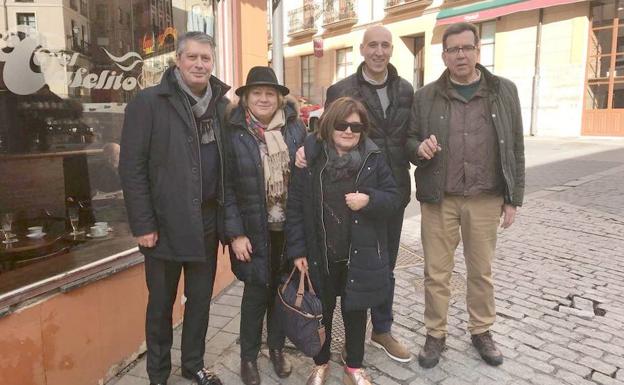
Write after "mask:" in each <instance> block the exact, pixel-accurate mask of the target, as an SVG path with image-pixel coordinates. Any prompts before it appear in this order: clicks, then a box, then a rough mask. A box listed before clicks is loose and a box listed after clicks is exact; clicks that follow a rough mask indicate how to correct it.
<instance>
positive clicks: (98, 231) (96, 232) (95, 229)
mask: <svg viewBox="0 0 624 385" xmlns="http://www.w3.org/2000/svg"><path fill="white" fill-rule="evenodd" d="M107 234H108V229H107V228H105V227H101V226H91V232H90V233H89V235H90V236H92V237H94V238H98V237H104V236H106V235H107Z"/></svg>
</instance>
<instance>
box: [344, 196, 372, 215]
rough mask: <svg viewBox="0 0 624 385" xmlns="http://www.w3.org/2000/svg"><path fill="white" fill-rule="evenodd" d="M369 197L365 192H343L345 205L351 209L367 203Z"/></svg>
mask: <svg viewBox="0 0 624 385" xmlns="http://www.w3.org/2000/svg"><path fill="white" fill-rule="evenodd" d="M369 200H370V197H369V196H368V195H366V194H363V193H360V192H357V191H356V192H354V193H348V194H345V201H346V202H347V206H349V208H350V209H351V210H353V211H358V210H360V209H362V208H364V207H366V205H367V204H368V201H369Z"/></svg>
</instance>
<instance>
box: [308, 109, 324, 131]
mask: <svg viewBox="0 0 624 385" xmlns="http://www.w3.org/2000/svg"><path fill="white" fill-rule="evenodd" d="M323 111H325V109H324V108H322V107H321V108H319V109H318V110H314V111H310V115H308V131H309V132H314V131H316V129H317V125H318V121H319V119H320V118H321V115H323Z"/></svg>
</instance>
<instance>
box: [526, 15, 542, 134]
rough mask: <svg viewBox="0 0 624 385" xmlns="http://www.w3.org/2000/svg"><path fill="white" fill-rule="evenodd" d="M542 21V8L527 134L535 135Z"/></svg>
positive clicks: (538, 25) (538, 24) (536, 44)
mask: <svg viewBox="0 0 624 385" xmlns="http://www.w3.org/2000/svg"><path fill="white" fill-rule="evenodd" d="M543 21H544V8H540V10H539V21H538V23H537V34H536V37H535V73H534V74H533V90H532V95H531V127H530V128H529V134H530V135H531V136H535V135H537V109H538V107H539V85H540V59H541V57H540V53H541V47H542V23H543Z"/></svg>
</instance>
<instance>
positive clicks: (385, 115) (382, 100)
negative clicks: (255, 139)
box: [297, 25, 414, 362]
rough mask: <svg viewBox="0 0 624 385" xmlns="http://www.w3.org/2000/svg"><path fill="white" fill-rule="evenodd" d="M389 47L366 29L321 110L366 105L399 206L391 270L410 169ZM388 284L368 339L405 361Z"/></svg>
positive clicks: (404, 108)
mask: <svg viewBox="0 0 624 385" xmlns="http://www.w3.org/2000/svg"><path fill="white" fill-rule="evenodd" d="M392 49H393V45H392V34H391V33H390V31H389V30H388V29H387V28H385V27H383V26H379V25H377V26H373V27H369V28H368V29H367V30H366V32H365V33H364V38H363V39H362V44H360V54H361V55H362V56H363V57H364V61H363V62H362V64H360V66H359V67H358V69H357V72H356V73H354V74H353V75H351V76H349V77H347V78H345V79H343V80H341V81H339V82H337V83H335V84H334V85H332V86H331V87H329V88H328V89H327V98H326V101H325V108H327V107H328V106H329V105H330V104H331V103H332V102H333V101H334V100H336V99H338V98H340V97H342V96H351V97H353V98H355V99H357V100H359V101H361V102H362V103H363V104H364V106H365V107H366V110H367V112H368V115H369V119H370V123H371V126H370V131H369V138H371V139H372V140H373V142H375V144H376V145H377V146H378V147H379V148H380V149H381V151H382V152H383V154H384V155H385V157H386V160H387V161H388V164H389V165H390V168H391V169H392V174H393V175H394V178H395V180H396V183H397V186H398V188H399V193H400V196H401V205H400V207H399V208H398V209H397V210H396V212H394V213H393V214H392V215H390V216H389V217H388V218H389V219H388V256H389V259H390V268H391V270H394V266H395V264H396V259H397V254H398V252H399V240H400V238H401V229H402V227H403V214H404V212H405V206H407V204H408V203H409V200H410V195H411V182H410V177H409V168H410V165H409V158H408V156H407V153H406V152H405V143H406V141H407V128H408V123H409V117H410V108H411V105H412V98H413V94H414V89H413V88H412V85H411V84H410V83H409V82H408V81H407V80H405V79H403V78H401V77H400V76H399V75H398V73H397V70H396V68H395V67H394V66H393V65H392V64H390V58H391V57H392ZM304 165H305V157H304V153H303V150H302V149H300V150H299V151H298V152H297V166H298V167H303V166H304ZM390 286H391V290H390V291H389V292H388V298H387V300H386V301H385V302H384V303H383V304H381V305H380V306H377V307H374V308H372V309H371V318H372V322H373V333H372V335H371V341H372V342H373V344H374V345H377V346H379V347H381V348H382V349H383V350H384V351H385V352H386V354H388V356H389V357H390V358H392V359H394V360H396V361H399V362H409V361H410V360H411V359H412V355H411V354H410V352H409V351H408V350H407V348H406V347H405V346H404V345H403V344H402V343H401V342H399V341H398V340H396V339H395V338H394V337H393V336H392V333H391V328H392V321H393V318H392V303H393V299H394V274H393V273H391V281H390Z"/></svg>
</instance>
